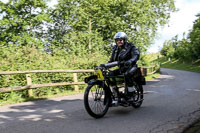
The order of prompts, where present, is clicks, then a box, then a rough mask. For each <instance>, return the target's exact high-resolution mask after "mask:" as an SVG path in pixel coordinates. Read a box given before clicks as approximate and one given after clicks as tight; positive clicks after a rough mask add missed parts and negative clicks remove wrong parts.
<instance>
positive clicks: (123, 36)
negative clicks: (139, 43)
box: [114, 32, 128, 42]
mask: <svg viewBox="0 0 200 133" xmlns="http://www.w3.org/2000/svg"><path fill="white" fill-rule="evenodd" d="M114 39H115V40H116V39H123V40H124V42H127V41H128V37H127V35H126V33H124V32H117V33H116V34H115V36H114Z"/></svg>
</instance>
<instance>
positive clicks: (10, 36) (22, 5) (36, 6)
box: [0, 0, 49, 47]
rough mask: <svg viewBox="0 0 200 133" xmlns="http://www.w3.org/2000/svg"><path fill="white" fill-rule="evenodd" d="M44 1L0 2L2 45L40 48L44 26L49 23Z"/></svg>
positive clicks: (0, 41)
mask: <svg viewBox="0 0 200 133" xmlns="http://www.w3.org/2000/svg"><path fill="white" fill-rule="evenodd" d="M46 8H47V5H46V3H45V1H44V0H28V1H26V0H9V2H8V3H3V2H0V9H1V10H0V14H3V18H2V19H0V30H1V32H0V45H1V46H2V45H5V46H6V45H8V44H17V45H30V46H33V45H35V46H38V47H40V46H41V45H43V44H42V36H43V34H44V31H43V26H42V25H43V24H44V22H45V21H49V15H48V14H47V13H46V12H45V10H46Z"/></svg>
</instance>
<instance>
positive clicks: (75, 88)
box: [73, 73, 79, 91]
mask: <svg viewBox="0 0 200 133" xmlns="http://www.w3.org/2000/svg"><path fill="white" fill-rule="evenodd" d="M73 76H74V82H78V78H77V73H73ZM74 90H75V91H78V90H79V89H78V85H74Z"/></svg>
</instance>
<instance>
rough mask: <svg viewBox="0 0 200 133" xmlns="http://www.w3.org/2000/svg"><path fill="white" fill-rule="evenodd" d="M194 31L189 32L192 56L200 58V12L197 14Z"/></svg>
mask: <svg viewBox="0 0 200 133" xmlns="http://www.w3.org/2000/svg"><path fill="white" fill-rule="evenodd" d="M197 17H198V19H196V20H195V22H194V25H193V28H192V31H191V32H190V33H189V40H190V50H191V56H192V57H193V58H195V59H200V54H199V53H200V45H199V44H200V14H198V15H197Z"/></svg>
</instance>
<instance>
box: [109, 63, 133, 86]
mask: <svg viewBox="0 0 200 133" xmlns="http://www.w3.org/2000/svg"><path fill="white" fill-rule="evenodd" d="M136 70H137V67H136V66H134V67H131V68H128V69H124V70H122V69H116V70H113V71H110V72H109V74H108V75H109V76H117V75H124V77H125V83H126V85H127V86H128V87H131V86H133V76H134V73H135V72H136ZM111 85H112V86H114V85H116V84H114V83H111Z"/></svg>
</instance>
